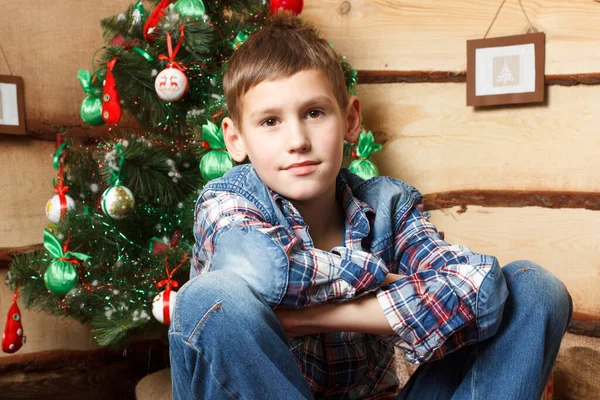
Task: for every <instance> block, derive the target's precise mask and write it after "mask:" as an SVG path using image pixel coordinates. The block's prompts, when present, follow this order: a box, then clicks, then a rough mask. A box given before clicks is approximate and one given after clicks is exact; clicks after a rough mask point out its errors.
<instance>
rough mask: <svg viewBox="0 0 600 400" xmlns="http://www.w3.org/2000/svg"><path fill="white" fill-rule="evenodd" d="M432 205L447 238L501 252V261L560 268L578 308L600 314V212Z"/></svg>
mask: <svg viewBox="0 0 600 400" xmlns="http://www.w3.org/2000/svg"><path fill="white" fill-rule="evenodd" d="M460 210H461V209H460V207H453V208H450V209H444V210H434V211H431V221H432V223H434V224H435V225H436V227H437V228H438V230H440V231H443V232H444V234H445V240H446V241H447V242H449V243H452V244H463V245H466V246H467V247H469V248H470V249H471V250H472V251H475V252H479V253H484V254H490V255H493V256H496V257H497V258H498V260H499V262H500V264H501V265H505V264H507V263H508V262H511V261H516V260H522V259H528V260H531V261H534V262H536V263H538V264H540V265H542V266H543V267H544V268H546V269H547V270H549V271H550V272H552V273H553V274H555V275H556V276H557V277H558V278H559V279H560V280H561V281H562V282H564V283H565V285H566V286H567V289H568V290H569V292H570V293H571V296H572V297H573V304H574V310H575V311H576V312H578V313H581V314H579V315H584V314H587V315H588V316H592V317H590V318H592V320H593V319H595V320H596V321H597V320H600V318H599V316H600V291H599V290H598V288H599V287H600V244H599V242H598V226H600V212H598V211H590V210H582V209H560V210H556V209H547V208H540V207H525V208H505V207H498V208H486V207H479V206H469V207H468V210H467V212H463V213H461V212H459V211H460Z"/></svg>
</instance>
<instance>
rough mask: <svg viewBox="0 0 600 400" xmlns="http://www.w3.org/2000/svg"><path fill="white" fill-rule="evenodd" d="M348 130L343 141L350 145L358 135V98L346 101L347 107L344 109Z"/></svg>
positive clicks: (353, 97)
mask: <svg viewBox="0 0 600 400" xmlns="http://www.w3.org/2000/svg"><path fill="white" fill-rule="evenodd" d="M346 114H347V122H348V130H347V131H346V134H345V135H344V140H345V141H347V142H350V143H354V142H355V141H356V139H357V138H358V134H359V133H360V101H359V100H358V97H356V96H351V97H350V98H349V99H348V106H347V107H346Z"/></svg>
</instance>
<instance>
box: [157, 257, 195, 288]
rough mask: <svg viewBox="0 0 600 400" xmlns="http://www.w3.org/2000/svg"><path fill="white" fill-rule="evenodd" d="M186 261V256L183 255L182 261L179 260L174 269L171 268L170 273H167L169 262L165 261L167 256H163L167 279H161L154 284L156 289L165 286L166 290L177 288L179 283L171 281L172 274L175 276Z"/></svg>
mask: <svg viewBox="0 0 600 400" xmlns="http://www.w3.org/2000/svg"><path fill="white" fill-rule="evenodd" d="M187 259H188V256H187V254H184V255H183V259H182V260H181V262H180V263H179V265H177V266H176V267H175V268H173V269H172V270H171V271H169V262H168V261H167V256H165V271H166V273H167V279H163V280H162V281H160V282H158V283H157V284H156V287H157V288H159V289H160V288H161V287H163V286H166V287H167V289H168V288H169V287H178V286H179V282H177V281H176V280H173V279H171V278H172V277H173V274H175V271H177V270H178V269H179V268H180V267H181V266H182V265H183V264H184V263H185V262H186V261H187Z"/></svg>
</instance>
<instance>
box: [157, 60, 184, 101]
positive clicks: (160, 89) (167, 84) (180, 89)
mask: <svg viewBox="0 0 600 400" xmlns="http://www.w3.org/2000/svg"><path fill="white" fill-rule="evenodd" d="M187 89H188V80H187V77H186V76H185V74H184V73H183V72H181V71H180V70H178V69H177V68H173V67H167V68H165V69H163V70H162V71H160V73H159V74H158V75H156V79H155V80H154V90H156V94H157V95H158V97H159V98H160V99H161V100H164V101H168V102H171V101H177V100H179V99H181V98H182V97H183V96H184V95H185V92H187Z"/></svg>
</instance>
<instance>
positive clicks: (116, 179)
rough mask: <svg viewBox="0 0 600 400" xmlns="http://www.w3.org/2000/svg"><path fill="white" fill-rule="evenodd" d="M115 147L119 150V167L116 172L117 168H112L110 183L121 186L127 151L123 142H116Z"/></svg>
mask: <svg viewBox="0 0 600 400" xmlns="http://www.w3.org/2000/svg"><path fill="white" fill-rule="evenodd" d="M115 149H116V150H118V151H119V169H118V170H117V171H116V172H115V170H114V169H112V168H111V171H110V173H111V178H110V183H111V184H112V185H113V186H120V185H121V182H122V179H123V177H122V176H121V171H122V169H123V164H125V152H124V151H123V149H122V148H121V143H117V144H115Z"/></svg>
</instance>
